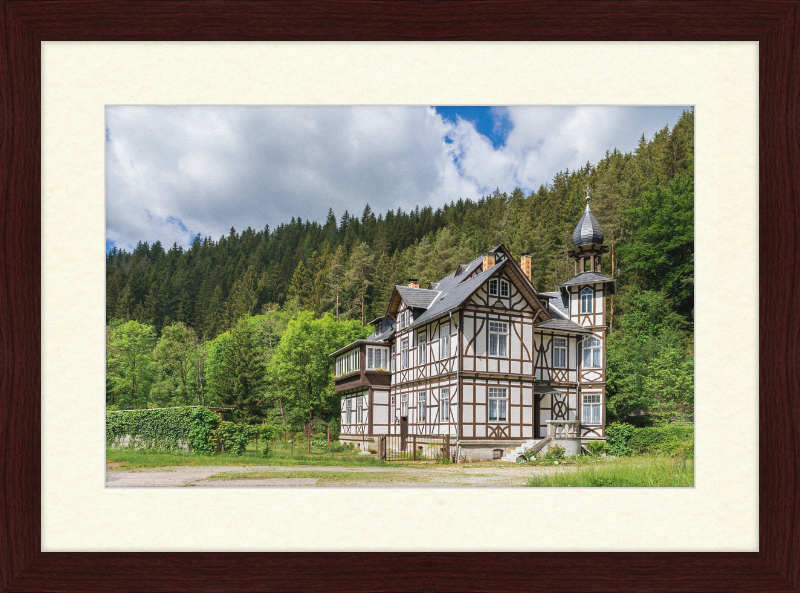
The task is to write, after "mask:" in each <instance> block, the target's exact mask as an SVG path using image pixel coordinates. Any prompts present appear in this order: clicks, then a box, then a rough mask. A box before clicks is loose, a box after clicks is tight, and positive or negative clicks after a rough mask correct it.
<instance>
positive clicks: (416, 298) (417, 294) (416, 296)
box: [395, 286, 439, 309]
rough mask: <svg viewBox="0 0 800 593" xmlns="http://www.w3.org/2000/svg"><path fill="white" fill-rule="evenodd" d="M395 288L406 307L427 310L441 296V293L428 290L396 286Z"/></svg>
mask: <svg viewBox="0 0 800 593" xmlns="http://www.w3.org/2000/svg"><path fill="white" fill-rule="evenodd" d="M395 288H396V289H397V292H399V293H400V296H401V297H402V298H403V300H404V301H405V303H406V305H408V306H409V307H416V308H418V309H427V308H428V307H429V306H430V304H431V303H432V302H433V300H434V299H435V298H436V297H437V295H438V294H439V291H437V290H429V289H427V288H411V287H410V286H395Z"/></svg>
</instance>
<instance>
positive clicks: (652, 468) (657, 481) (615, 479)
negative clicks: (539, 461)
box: [528, 456, 694, 488]
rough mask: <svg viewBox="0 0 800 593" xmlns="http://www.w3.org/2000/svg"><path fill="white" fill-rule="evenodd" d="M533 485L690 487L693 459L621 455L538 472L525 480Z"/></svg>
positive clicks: (692, 476) (554, 486)
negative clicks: (541, 473)
mask: <svg viewBox="0 0 800 593" xmlns="http://www.w3.org/2000/svg"><path fill="white" fill-rule="evenodd" d="M528 486H536V487H551V488H564V487H573V488H575V487H577V488H582V487H589V488H592V487H598V486H605V487H679V488H687V487H689V488H691V487H692V486H694V460H692V459H680V458H670V457H656V456H641V457H621V458H618V459H614V460H610V461H607V462H604V463H595V464H590V465H581V466H578V467H576V468H575V469H574V470H573V471H570V472H558V473H553V474H550V475H538V476H534V477H532V478H531V479H530V480H528Z"/></svg>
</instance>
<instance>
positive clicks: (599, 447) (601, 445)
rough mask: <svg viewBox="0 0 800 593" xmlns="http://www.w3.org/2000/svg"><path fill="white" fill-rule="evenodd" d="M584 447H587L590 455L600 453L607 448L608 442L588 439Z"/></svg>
mask: <svg viewBox="0 0 800 593" xmlns="http://www.w3.org/2000/svg"><path fill="white" fill-rule="evenodd" d="M586 448H587V449H589V453H591V454H592V455H600V454H601V453H603V452H604V451H607V450H608V444H607V443H605V442H603V441H589V442H588V443H586Z"/></svg>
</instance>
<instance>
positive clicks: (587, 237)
mask: <svg viewBox="0 0 800 593" xmlns="http://www.w3.org/2000/svg"><path fill="white" fill-rule="evenodd" d="M591 243H595V244H602V243H603V229H602V228H600V223H599V222H597V219H596V218H595V217H594V214H592V210H591V208H589V188H588V187H587V188H586V210H584V212H583V216H581V220H580V222H578V226H576V227H575V232H574V233H572V244H573V245H574V246H575V247H580V246H581V245H589V244H591Z"/></svg>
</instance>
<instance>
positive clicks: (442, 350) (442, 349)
mask: <svg viewBox="0 0 800 593" xmlns="http://www.w3.org/2000/svg"><path fill="white" fill-rule="evenodd" d="M439 358H450V324H449V323H445V324H444V325H443V326H442V327H440V328H439Z"/></svg>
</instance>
